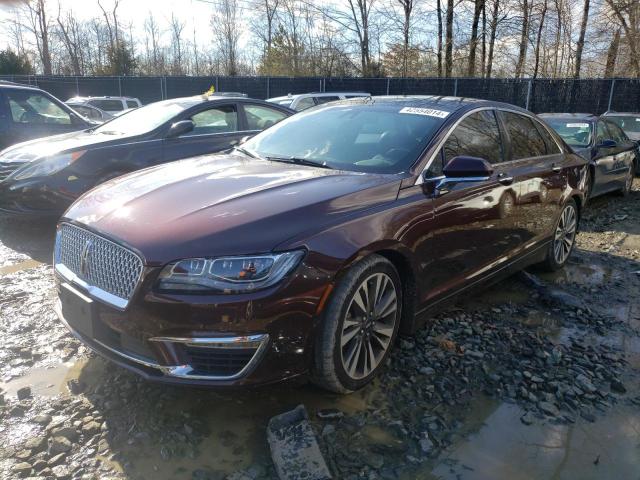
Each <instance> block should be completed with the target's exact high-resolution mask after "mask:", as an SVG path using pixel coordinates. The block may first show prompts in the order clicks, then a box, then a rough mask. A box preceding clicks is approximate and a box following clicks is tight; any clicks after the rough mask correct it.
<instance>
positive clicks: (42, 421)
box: [32, 413, 51, 427]
mask: <svg viewBox="0 0 640 480" xmlns="http://www.w3.org/2000/svg"><path fill="white" fill-rule="evenodd" d="M32 421H33V422H35V423H37V424H38V425H42V426H44V427H46V426H47V425H49V424H50V423H51V415H46V414H43V413H41V414H39V415H36V416H35V417H33V419H32Z"/></svg>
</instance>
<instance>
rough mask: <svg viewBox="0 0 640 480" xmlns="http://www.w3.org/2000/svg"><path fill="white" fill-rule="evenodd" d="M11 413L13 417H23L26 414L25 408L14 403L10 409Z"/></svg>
mask: <svg viewBox="0 0 640 480" xmlns="http://www.w3.org/2000/svg"><path fill="white" fill-rule="evenodd" d="M9 415H10V416H12V417H22V416H24V408H22V407H21V406H19V405H14V406H13V407H11V409H10V410H9Z"/></svg>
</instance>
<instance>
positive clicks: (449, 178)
mask: <svg viewBox="0 0 640 480" xmlns="http://www.w3.org/2000/svg"><path fill="white" fill-rule="evenodd" d="M442 173H443V174H444V175H443V176H440V177H428V176H426V175H427V172H425V176H424V177H423V181H424V183H423V184H424V186H423V190H424V193H425V194H426V195H429V196H432V197H439V196H440V195H444V194H445V193H448V192H449V184H450V183H463V182H482V181H484V180H488V179H489V177H491V175H492V174H493V168H492V167H491V164H490V163H489V162H487V161H486V160H485V159H483V158H478V157H465V156H460V157H454V158H452V159H451V160H450V161H449V163H447V165H446V166H445V167H444V169H443V171H442Z"/></svg>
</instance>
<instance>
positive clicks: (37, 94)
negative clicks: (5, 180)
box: [0, 81, 94, 178]
mask: <svg viewBox="0 0 640 480" xmlns="http://www.w3.org/2000/svg"><path fill="white" fill-rule="evenodd" d="M93 125H94V124H93V123H91V122H88V121H87V120H85V119H83V118H82V117H81V116H80V115H78V114H77V113H76V112H74V111H73V110H72V109H71V108H69V107H68V106H67V105H65V104H64V103H62V102H61V101H60V100H58V99H57V98H55V97H54V96H52V95H49V94H48V93H47V92H45V91H44V90H40V89H39V88H34V87H28V86H26V85H20V84H18V83H12V82H4V81H0V149H3V148H6V147H8V146H10V145H13V144H15V143H19V142H24V141H26V140H31V139H33V138H41V137H48V136H50V135H57V134H60V133H66V132H73V131H77V130H84V129H87V128H89V127H91V126H93ZM2 172H3V167H2V166H0V178H2Z"/></svg>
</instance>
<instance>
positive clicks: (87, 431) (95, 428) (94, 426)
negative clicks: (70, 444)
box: [82, 420, 101, 436]
mask: <svg viewBox="0 0 640 480" xmlns="http://www.w3.org/2000/svg"><path fill="white" fill-rule="evenodd" d="M100 427H101V425H100V424H99V423H98V422H96V421H94V420H92V421H90V422H88V423H85V424H84V425H83V426H82V433H83V434H84V435H88V436H93V435H95V434H96V433H98V432H100Z"/></svg>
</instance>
